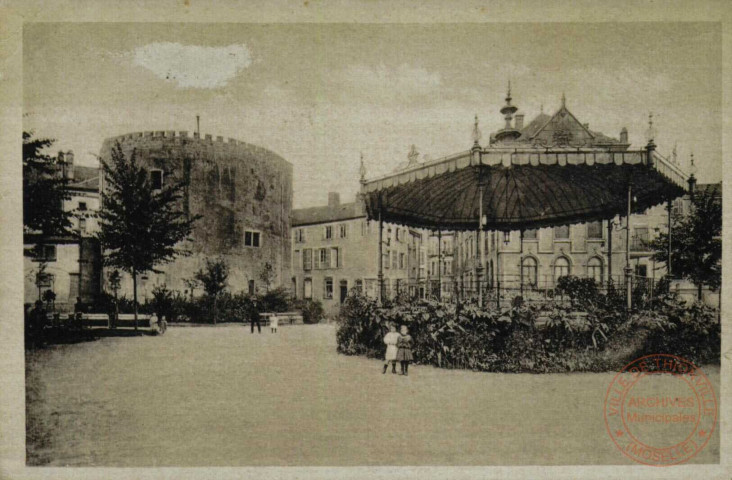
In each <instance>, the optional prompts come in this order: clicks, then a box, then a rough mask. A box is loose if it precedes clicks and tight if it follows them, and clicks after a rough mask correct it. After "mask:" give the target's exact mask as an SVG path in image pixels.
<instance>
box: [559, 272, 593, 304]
mask: <svg viewBox="0 0 732 480" xmlns="http://www.w3.org/2000/svg"><path fill="white" fill-rule="evenodd" d="M557 292H558V293H561V294H563V295H566V296H567V297H569V299H570V301H571V303H572V305H573V306H575V307H581V308H586V307H587V306H589V305H595V304H597V303H598V296H599V292H598V290H597V283H595V280H594V279H592V278H579V277H575V276H573V275H569V276H565V277H559V281H558V282H557Z"/></svg>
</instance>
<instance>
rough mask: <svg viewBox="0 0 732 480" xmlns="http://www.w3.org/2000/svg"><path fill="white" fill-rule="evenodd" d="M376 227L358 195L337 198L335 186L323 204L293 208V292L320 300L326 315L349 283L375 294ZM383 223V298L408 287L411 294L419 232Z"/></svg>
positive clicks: (417, 271)
mask: <svg viewBox="0 0 732 480" xmlns="http://www.w3.org/2000/svg"><path fill="white" fill-rule="evenodd" d="M378 228H379V226H378V223H377V222H370V221H368V220H367V218H366V212H365V209H364V206H363V203H362V202H361V201H359V200H358V199H357V200H356V201H355V202H352V203H340V196H339V194H338V193H335V192H331V193H329V194H328V205H326V206H322V207H312V208H302V209H295V210H293V213H292V255H293V258H292V265H293V269H292V272H293V274H292V290H293V291H294V292H295V296H296V297H297V298H310V299H314V300H319V301H321V302H322V303H323V306H324V308H325V311H326V314H327V315H328V316H329V317H331V318H333V317H335V316H336V315H337V314H338V311H339V309H340V305H341V304H342V303H343V302H344V301H345V299H346V297H347V296H348V293H349V291H350V290H352V289H356V290H358V291H361V292H363V293H364V294H366V295H368V296H370V297H372V298H377V297H378V288H379V279H378V271H379V232H378ZM383 228H384V231H383V243H382V245H381V255H382V261H383V271H384V293H385V295H386V296H387V297H389V298H391V297H393V296H394V295H397V294H399V293H410V291H411V293H412V294H416V293H417V292H418V288H419V285H420V283H422V284H423V283H424V282H423V280H421V279H423V278H424V265H423V264H420V263H419V258H420V252H422V232H419V231H416V230H410V229H408V228H406V227H402V226H397V225H389V224H385V225H384V227H383ZM410 286H411V289H410ZM422 289H423V290H424V287H422Z"/></svg>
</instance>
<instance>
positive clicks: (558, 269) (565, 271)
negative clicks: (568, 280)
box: [554, 257, 569, 283]
mask: <svg viewBox="0 0 732 480" xmlns="http://www.w3.org/2000/svg"><path fill="white" fill-rule="evenodd" d="M567 275H569V260H567V259H566V258H565V257H559V258H557V260H556V261H555V262H554V283H556V282H557V281H559V279H560V278H561V277H566V276H567Z"/></svg>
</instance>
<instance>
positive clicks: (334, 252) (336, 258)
mask: <svg viewBox="0 0 732 480" xmlns="http://www.w3.org/2000/svg"><path fill="white" fill-rule="evenodd" d="M338 250H339V249H338V248H331V249H330V259H329V260H330V264H329V266H330V268H338V267H340V266H341V263H340V261H341V259H340V255H338Z"/></svg>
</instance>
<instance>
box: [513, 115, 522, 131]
mask: <svg viewBox="0 0 732 480" xmlns="http://www.w3.org/2000/svg"><path fill="white" fill-rule="evenodd" d="M515 128H516V130H523V129H524V114H523V113H519V114H518V115H516V125H515Z"/></svg>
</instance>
